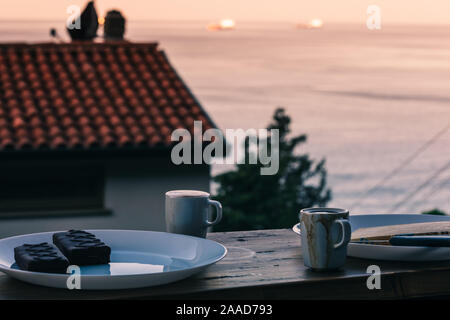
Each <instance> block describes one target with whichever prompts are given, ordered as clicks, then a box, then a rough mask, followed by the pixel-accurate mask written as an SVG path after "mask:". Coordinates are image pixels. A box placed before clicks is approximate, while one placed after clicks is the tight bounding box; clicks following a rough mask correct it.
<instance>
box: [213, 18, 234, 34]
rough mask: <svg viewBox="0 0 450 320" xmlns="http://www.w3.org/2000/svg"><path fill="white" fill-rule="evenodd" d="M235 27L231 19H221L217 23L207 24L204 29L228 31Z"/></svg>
mask: <svg viewBox="0 0 450 320" xmlns="http://www.w3.org/2000/svg"><path fill="white" fill-rule="evenodd" d="M235 28H236V22H234V20H232V19H223V20H220V22H219V23H211V24H208V26H207V27H206V29H207V30H208V31H230V30H234V29H235Z"/></svg>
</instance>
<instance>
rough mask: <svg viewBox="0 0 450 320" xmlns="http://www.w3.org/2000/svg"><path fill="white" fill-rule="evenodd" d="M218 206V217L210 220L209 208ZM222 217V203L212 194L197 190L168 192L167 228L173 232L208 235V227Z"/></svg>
mask: <svg viewBox="0 0 450 320" xmlns="http://www.w3.org/2000/svg"><path fill="white" fill-rule="evenodd" d="M211 206H213V207H215V208H216V219H215V220H214V221H210V220H209V219H208V218H209V208H210V207H211ZM221 219H222V205H221V204H220V202H218V201H215V200H211V199H210V194H209V193H208V192H204V191H196V190H172V191H168V192H166V230H167V232H171V233H179V234H186V235H190V236H194V237H202V238H205V237H206V233H207V231H208V228H209V227H211V226H214V225H216V224H218V223H219V222H220V220H221Z"/></svg>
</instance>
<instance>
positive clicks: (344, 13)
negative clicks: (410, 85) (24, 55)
mask: <svg viewBox="0 0 450 320" xmlns="http://www.w3.org/2000/svg"><path fill="white" fill-rule="evenodd" d="M1 2H2V4H1V8H0V21H1V20H56V19H58V20H59V19H62V18H65V17H67V16H68V14H67V13H66V9H67V7H68V6H70V5H72V4H76V5H81V6H84V4H85V3H86V0H2V1H1ZM374 4H375V5H378V6H379V7H380V8H381V10H382V21H383V23H396V24H405V23H406V24H448V23H449V22H450V1H449V0H96V7H97V9H98V11H99V13H100V14H104V12H105V11H106V10H108V9H111V8H119V9H121V10H122V12H123V13H124V14H125V15H126V16H127V17H128V18H129V19H135V20H207V21H215V20H218V19H222V18H232V19H235V20H238V21H287V22H303V21H305V20H309V19H312V18H320V19H322V20H324V21H325V22H349V23H352V22H354V23H361V22H365V20H366V9H367V7H368V6H369V5H374Z"/></svg>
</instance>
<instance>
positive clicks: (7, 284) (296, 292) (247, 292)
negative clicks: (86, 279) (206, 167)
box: [0, 229, 450, 299]
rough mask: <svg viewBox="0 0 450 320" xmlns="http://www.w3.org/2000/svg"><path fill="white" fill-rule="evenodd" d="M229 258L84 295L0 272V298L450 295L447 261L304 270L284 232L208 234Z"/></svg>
mask: <svg viewBox="0 0 450 320" xmlns="http://www.w3.org/2000/svg"><path fill="white" fill-rule="evenodd" d="M208 238H209V239H212V240H215V241H218V242H220V243H222V244H224V245H225V246H226V247H227V248H228V250H229V252H228V255H227V256H226V257H225V258H224V259H223V260H222V261H220V262H218V263H217V264H215V265H213V266H211V267H209V268H208V269H207V270H206V271H204V272H202V273H200V274H197V275H195V276H193V277H191V278H189V279H185V280H182V281H179V282H176V283H173V284H169V285H164V286H159V287H150V288H143V289H132V290H114V291H83V290H66V289H52V288H45V287H39V286H34V285H31V284H27V283H23V282H20V281H18V280H15V279H12V278H9V277H7V276H6V275H4V274H2V273H0V299H147V298H151V299H161V298H162V299H172V298H175V299H380V298H410V297H411V298H412V297H427V296H436V295H449V294H450V261H449V262H425V263H424V262H422V263H407V262H387V261H373V260H363V259H354V258H349V259H348V260H347V263H346V265H345V267H344V268H343V269H342V270H341V271H334V272H327V273H317V272H313V271H310V270H309V269H307V268H306V267H305V266H304V265H303V259H302V256H301V248H300V239H299V236H298V235H296V234H295V233H294V232H292V231H291V230H288V229H282V230H263V231H246V232H226V233H211V234H209V235H208ZM373 264H376V265H378V266H379V267H380V268H381V289H380V290H377V289H373V290H369V289H368V288H367V285H366V282H367V279H368V277H369V276H370V274H368V273H366V270H367V267H368V266H369V265H373Z"/></svg>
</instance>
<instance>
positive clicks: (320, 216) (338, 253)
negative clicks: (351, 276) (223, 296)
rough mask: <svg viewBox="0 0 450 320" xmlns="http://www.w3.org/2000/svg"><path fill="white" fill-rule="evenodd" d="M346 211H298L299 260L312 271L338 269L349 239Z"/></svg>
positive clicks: (344, 258) (333, 209) (325, 209)
mask: <svg viewBox="0 0 450 320" xmlns="http://www.w3.org/2000/svg"><path fill="white" fill-rule="evenodd" d="M348 215H349V213H348V210H345V209H337V208H307V209H302V210H301V211H300V228H301V236H302V250H303V260H304V262H305V265H306V266H307V267H309V268H312V269H315V270H331V269H337V268H339V267H342V266H343V265H344V264H345V260H346V257H347V244H348V243H349V242H350V238H351V234H352V231H351V227H350V222H349V221H348Z"/></svg>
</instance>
